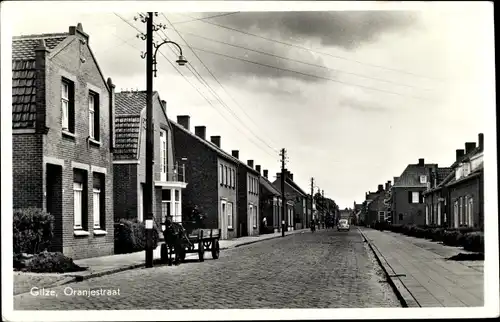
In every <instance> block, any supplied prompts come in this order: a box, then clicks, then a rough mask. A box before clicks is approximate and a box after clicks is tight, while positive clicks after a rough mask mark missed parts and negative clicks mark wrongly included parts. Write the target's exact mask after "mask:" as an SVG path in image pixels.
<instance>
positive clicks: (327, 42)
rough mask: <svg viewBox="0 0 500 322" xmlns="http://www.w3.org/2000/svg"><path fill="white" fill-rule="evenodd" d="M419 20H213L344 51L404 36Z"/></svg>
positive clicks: (290, 15)
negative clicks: (397, 34) (389, 36)
mask: <svg viewBox="0 0 500 322" xmlns="http://www.w3.org/2000/svg"><path fill="white" fill-rule="evenodd" d="M211 15H214V13H209V14H206V15H205V16H211ZM419 20H420V19H419V15H418V13H417V12H415V11H323V12H314V11H310V12H245V13H238V14H233V15H229V16H223V17H219V18H216V21H217V22H220V23H221V24H223V25H230V26H232V27H235V28H238V29H244V30H251V29H256V30H260V31H263V32H265V33H267V34H275V35H279V36H280V38H281V39H290V40H295V41H296V42H299V41H300V42H302V41H304V39H305V40H307V39H308V38H317V39H319V40H320V43H321V44H322V45H323V46H332V47H340V48H343V49H347V50H354V49H357V48H358V47H360V46H362V45H363V44H366V43H371V42H374V41H376V40H377V37H378V36H379V35H381V34H384V33H394V32H404V31H405V30H407V29H408V28H410V27H412V26H415V25H417V24H418V22H419Z"/></svg>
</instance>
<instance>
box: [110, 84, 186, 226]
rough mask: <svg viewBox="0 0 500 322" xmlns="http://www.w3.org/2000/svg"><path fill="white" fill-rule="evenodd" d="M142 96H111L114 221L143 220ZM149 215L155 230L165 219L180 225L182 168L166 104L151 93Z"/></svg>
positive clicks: (135, 94)
mask: <svg viewBox="0 0 500 322" xmlns="http://www.w3.org/2000/svg"><path fill="white" fill-rule="evenodd" d="M146 96H147V94H146V92H145V91H131V92H120V93H116V94H115V105H116V112H115V114H116V115H115V128H116V147H115V151H114V152H115V153H114V160H113V168H114V191H115V199H114V201H115V220H118V219H121V218H125V219H137V220H138V221H143V220H144V219H145V218H146V215H147V214H146V213H145V210H144V209H146V206H145V204H144V201H145V200H144V190H145V188H146V166H147V164H146ZM153 128H154V137H153V144H154V152H153V155H154V164H153V214H154V217H155V220H156V222H157V224H158V227H160V226H161V223H164V222H165V218H166V216H167V215H171V216H172V219H173V221H175V222H181V221H182V190H183V189H185V188H186V186H187V183H186V181H185V167H184V166H185V165H184V164H183V161H182V159H180V158H176V154H175V151H174V144H173V131H172V127H171V125H170V122H169V120H168V117H167V110H166V102H165V101H162V100H161V99H160V96H159V94H158V93H157V92H154V93H153Z"/></svg>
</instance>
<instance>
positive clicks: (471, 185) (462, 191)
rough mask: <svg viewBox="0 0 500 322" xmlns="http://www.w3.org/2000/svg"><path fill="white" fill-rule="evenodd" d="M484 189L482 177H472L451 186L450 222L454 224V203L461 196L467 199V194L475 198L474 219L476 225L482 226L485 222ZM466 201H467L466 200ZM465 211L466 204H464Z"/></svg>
mask: <svg viewBox="0 0 500 322" xmlns="http://www.w3.org/2000/svg"><path fill="white" fill-rule="evenodd" d="M482 189H483V183H482V177H476V178H472V179H470V180H466V181H464V182H462V183H459V184H457V185H454V186H451V187H449V197H450V199H449V201H450V203H449V205H450V210H451V211H450V215H451V218H450V219H451V220H450V224H451V225H452V227H453V225H454V217H453V216H454V203H455V201H458V200H459V199H460V197H462V198H463V199H464V200H465V196H469V198H473V199H472V200H473V218H474V219H473V220H474V227H481V226H482V225H483V223H484V210H483V209H484V206H483V205H484V201H483V195H482V193H481V190H482ZM464 202H465V201H464ZM463 209H464V211H465V206H464V208H463Z"/></svg>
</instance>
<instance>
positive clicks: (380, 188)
mask: <svg viewBox="0 0 500 322" xmlns="http://www.w3.org/2000/svg"><path fill="white" fill-rule="evenodd" d="M383 190H384V185H382V184H379V185H378V191H377V192H381V191H383Z"/></svg>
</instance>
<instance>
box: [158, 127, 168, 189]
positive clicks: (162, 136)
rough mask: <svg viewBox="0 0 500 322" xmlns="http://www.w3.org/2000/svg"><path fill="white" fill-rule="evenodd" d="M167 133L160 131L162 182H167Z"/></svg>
mask: <svg viewBox="0 0 500 322" xmlns="http://www.w3.org/2000/svg"><path fill="white" fill-rule="evenodd" d="M167 160H168V158H167V132H166V131H165V130H160V168H161V171H160V181H167Z"/></svg>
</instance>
